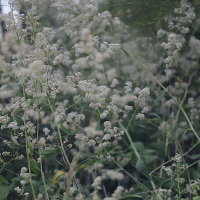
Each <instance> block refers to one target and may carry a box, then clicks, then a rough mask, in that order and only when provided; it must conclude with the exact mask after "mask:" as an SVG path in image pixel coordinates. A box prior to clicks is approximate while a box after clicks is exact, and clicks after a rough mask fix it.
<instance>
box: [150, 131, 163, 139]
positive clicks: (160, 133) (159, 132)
mask: <svg viewBox="0 0 200 200" xmlns="http://www.w3.org/2000/svg"><path fill="white" fill-rule="evenodd" d="M162 134H163V132H162V131H156V132H155V133H154V134H153V135H151V137H150V139H154V138H157V137H160V136H161V135H162Z"/></svg>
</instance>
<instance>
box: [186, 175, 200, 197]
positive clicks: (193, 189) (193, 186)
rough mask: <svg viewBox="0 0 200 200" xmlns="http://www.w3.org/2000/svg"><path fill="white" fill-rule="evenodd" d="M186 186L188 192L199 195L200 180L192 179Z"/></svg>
mask: <svg viewBox="0 0 200 200" xmlns="http://www.w3.org/2000/svg"><path fill="white" fill-rule="evenodd" d="M186 187H187V191H188V192H190V193H192V194H194V195H198V191H199V190H200V180H199V179H197V180H195V181H194V180H191V183H190V184H187V185H186Z"/></svg>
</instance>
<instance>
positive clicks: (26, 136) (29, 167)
mask: <svg viewBox="0 0 200 200" xmlns="http://www.w3.org/2000/svg"><path fill="white" fill-rule="evenodd" d="M22 88H23V95H24V102H25V103H26V96H25V90H24V84H23V83H22ZM24 127H26V109H25V110H24ZM25 138H26V155H27V161H28V171H29V179H30V184H31V190H32V193H33V197H34V200H36V196H35V191H34V188H33V183H32V179H31V166H30V160H29V153H28V135H27V129H26V128H25Z"/></svg>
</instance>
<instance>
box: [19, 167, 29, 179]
mask: <svg viewBox="0 0 200 200" xmlns="http://www.w3.org/2000/svg"><path fill="white" fill-rule="evenodd" d="M26 171H27V168H26V167H22V168H21V173H20V176H21V177H22V178H24V179H28V178H29V173H26Z"/></svg>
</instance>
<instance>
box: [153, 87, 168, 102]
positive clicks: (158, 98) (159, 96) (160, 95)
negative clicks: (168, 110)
mask: <svg viewBox="0 0 200 200" xmlns="http://www.w3.org/2000/svg"><path fill="white" fill-rule="evenodd" d="M164 95H165V90H163V91H162V92H161V93H160V94H159V95H158V97H157V98H156V100H155V102H154V103H158V102H159V101H161V99H162V98H163V97H164Z"/></svg>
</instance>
